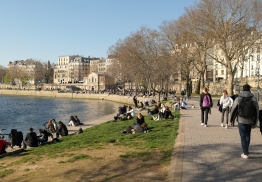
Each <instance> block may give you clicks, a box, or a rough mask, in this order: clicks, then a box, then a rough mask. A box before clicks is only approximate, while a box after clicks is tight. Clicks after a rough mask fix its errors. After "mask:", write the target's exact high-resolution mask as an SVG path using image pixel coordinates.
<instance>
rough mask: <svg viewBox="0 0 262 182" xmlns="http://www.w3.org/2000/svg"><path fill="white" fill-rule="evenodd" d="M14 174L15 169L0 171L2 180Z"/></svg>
mask: <svg viewBox="0 0 262 182" xmlns="http://www.w3.org/2000/svg"><path fill="white" fill-rule="evenodd" d="M13 172H14V170H13V169H6V170H4V171H0V178H3V177H5V176H7V175H9V174H12V173H13Z"/></svg>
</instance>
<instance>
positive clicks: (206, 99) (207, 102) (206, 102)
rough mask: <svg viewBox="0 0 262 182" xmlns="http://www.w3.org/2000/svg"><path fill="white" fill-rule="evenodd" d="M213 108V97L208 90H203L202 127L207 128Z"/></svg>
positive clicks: (201, 101)
mask: <svg viewBox="0 0 262 182" xmlns="http://www.w3.org/2000/svg"><path fill="white" fill-rule="evenodd" d="M212 106H213V101H212V97H211V95H210V94H209V93H208V88H207V87H204V88H203V93H202V94H201V95H200V109H201V121H202V123H201V125H202V126H204V127H207V122H208V113H209V111H210V108H211V107H212Z"/></svg>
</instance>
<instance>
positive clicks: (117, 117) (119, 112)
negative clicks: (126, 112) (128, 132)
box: [114, 107, 123, 121]
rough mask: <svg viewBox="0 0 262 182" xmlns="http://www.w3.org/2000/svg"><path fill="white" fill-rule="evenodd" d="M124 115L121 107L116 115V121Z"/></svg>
mask: <svg viewBox="0 0 262 182" xmlns="http://www.w3.org/2000/svg"><path fill="white" fill-rule="evenodd" d="M121 114H123V113H122V108H121V107H119V108H118V110H117V113H116V116H114V120H115V121H117V120H118V119H119V117H120V115H121Z"/></svg>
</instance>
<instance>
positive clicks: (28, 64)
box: [6, 59, 44, 85]
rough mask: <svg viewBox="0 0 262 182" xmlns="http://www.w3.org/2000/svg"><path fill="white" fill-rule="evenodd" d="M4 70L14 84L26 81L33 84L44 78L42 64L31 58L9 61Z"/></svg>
mask: <svg viewBox="0 0 262 182" xmlns="http://www.w3.org/2000/svg"><path fill="white" fill-rule="evenodd" d="M6 71H7V73H9V74H10V75H11V77H12V78H13V81H14V82H15V84H22V83H23V82H26V83H27V84H34V85H35V84H38V83H41V82H42V81H43V78H44V67H43V65H42V64H41V63H40V62H39V61H36V60H33V59H27V60H17V61H13V62H9V64H8V65H7V66H6ZM25 80H26V81H25Z"/></svg>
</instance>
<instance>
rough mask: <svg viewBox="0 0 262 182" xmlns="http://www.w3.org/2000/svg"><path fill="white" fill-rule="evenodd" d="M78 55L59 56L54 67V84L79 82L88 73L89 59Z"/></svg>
mask: <svg viewBox="0 0 262 182" xmlns="http://www.w3.org/2000/svg"><path fill="white" fill-rule="evenodd" d="M92 59H93V58H87V57H83V56H79V55H73V56H60V57H58V64H56V65H55V67H54V84H70V83H81V82H83V80H84V77H87V76H88V74H89V73H90V60H92Z"/></svg>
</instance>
